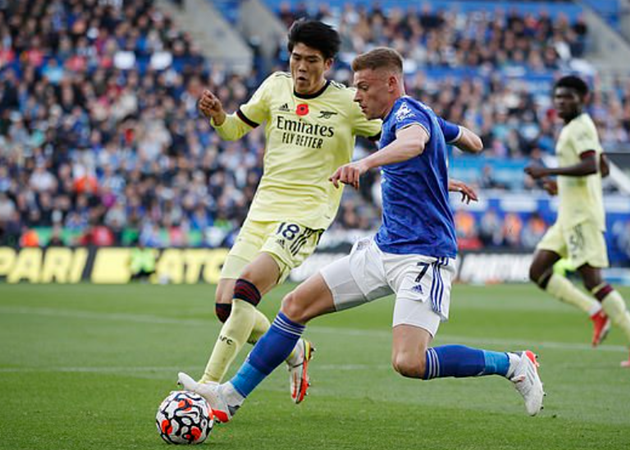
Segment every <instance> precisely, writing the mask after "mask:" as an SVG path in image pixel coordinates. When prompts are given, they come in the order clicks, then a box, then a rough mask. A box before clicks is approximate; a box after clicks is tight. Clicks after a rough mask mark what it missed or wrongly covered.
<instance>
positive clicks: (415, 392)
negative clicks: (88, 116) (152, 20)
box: [0, 284, 630, 450]
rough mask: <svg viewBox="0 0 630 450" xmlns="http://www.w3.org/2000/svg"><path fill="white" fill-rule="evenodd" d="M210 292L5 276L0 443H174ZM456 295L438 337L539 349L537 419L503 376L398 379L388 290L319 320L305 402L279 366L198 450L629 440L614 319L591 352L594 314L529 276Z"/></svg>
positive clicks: (197, 365)
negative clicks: (296, 398)
mask: <svg viewBox="0 0 630 450" xmlns="http://www.w3.org/2000/svg"><path fill="white" fill-rule="evenodd" d="M289 289H290V286H284V287H282V288H279V289H277V290H276V291H274V292H273V293H272V294H270V295H269V296H267V298H265V299H264V300H263V306H262V308H263V310H264V311H265V312H266V313H267V314H268V315H274V314H275V312H276V311H277V308H278V305H279V302H280V299H281V297H282V295H283V294H284V293H286V292H287V291H288V290H289ZM621 292H622V294H623V295H624V296H625V298H626V299H630V290H629V289H625V290H622V291H621ZM213 294H214V288H213V287H211V286H204V285H194V286H152V285H141V284H134V285H127V286H92V285H75V286H62V285H48V286H43V285H39V286H35V285H6V284H0V346H1V347H0V348H1V350H0V399H1V400H0V449H10V450H22V449H23V450H48V449H50V450H65V449H80V450H90V449H98V450H111V449H145V450H151V449H165V448H167V445H166V444H165V443H163V442H162V441H161V440H160V438H159V436H158V433H157V431H156V427H155V423H154V421H155V412H156V409H157V406H158V404H159V403H160V401H161V400H162V399H163V398H164V397H165V396H166V395H167V394H168V393H169V391H170V390H173V389H175V388H176V385H175V380H176V376H177V372H178V371H180V370H184V371H187V372H189V373H190V374H192V375H193V376H198V375H200V374H201V372H202V370H203V367H204V366H205V363H206V360H207V357H208V355H209V352H210V350H211V348H212V345H213V343H214V340H215V339H216V336H217V333H218V330H219V326H218V321H217V320H216V319H215V318H214V315H213V312H212V311H213V302H212V296H213ZM452 298H453V300H452V303H451V321H450V322H449V323H447V324H444V325H443V326H442V327H441V329H440V332H439V334H438V339H437V340H436V344H438V345H439V344H446V343H462V344H466V345H471V346H476V347H483V348H488V349H494V350H519V349H523V348H530V349H532V350H534V351H535V352H537V353H538V354H539V355H540V361H541V369H540V371H541V376H542V378H543V382H544V383H545V388H546V390H547V392H548V396H547V398H546V400H545V410H544V411H543V412H542V413H541V415H540V416H537V417H534V418H531V417H529V416H527V415H526V413H525V409H524V406H523V403H522V401H521V398H520V396H519V395H518V393H517V392H516V391H515V390H514V389H513V387H512V386H511V384H510V383H509V382H507V381H506V380H504V379H502V378H500V377H483V378H476V379H467V380H455V379H442V380H434V381H430V382H423V381H418V380H410V379H404V378H402V377H400V376H399V375H397V374H396V373H395V372H394V371H393V369H392V368H391V366H390V363H389V361H390V345H391V330H390V323H391V311H392V301H391V299H386V300H381V301H379V302H375V303H374V304H371V305H368V306H364V307H361V308H357V309H355V310H351V311H347V312H343V313H340V314H336V315H331V316H327V317H323V318H320V319H316V320H315V321H313V322H312V323H311V324H310V326H309V327H308V328H307V335H308V336H309V337H310V338H311V339H312V340H313V342H314V343H315V344H316V347H317V353H316V355H315V359H314V360H313V363H312V366H311V377H312V380H313V386H312V388H311V392H310V396H309V397H308V398H307V399H306V401H305V402H304V403H303V404H301V405H298V406H296V405H293V404H292V403H291V400H290V397H289V387H288V375H287V372H286V370H284V367H282V368H280V369H279V370H278V371H276V372H275V373H274V374H273V375H272V376H271V377H270V378H269V379H268V380H266V381H265V382H264V383H263V384H262V385H261V387H260V388H259V390H258V391H256V392H255V393H253V394H252V396H251V397H250V399H248V401H247V403H246V404H245V406H244V407H243V408H242V409H241V410H240V411H239V413H238V415H237V416H236V417H235V419H234V421H233V422H232V423H230V424H228V425H223V426H221V425H218V426H215V429H214V431H213V433H212V435H211V436H210V438H209V439H208V440H207V441H206V443H205V444H203V445H204V446H208V447H204V448H215V449H220V450H232V449H238V450H243V449H251V450H254V449H256V450H258V449H261V450H262V449H300V450H307V449H317V450H321V449H327V450H329V449H330V450H337V449H361V450H365V449H379V450H380V449H388V448H389V449H449V450H450V449H480V450H481V449H484V450H485V449H509V450H515V449H543V450H549V449H629V448H630V370H628V369H622V368H620V367H619V362H620V361H621V360H622V359H624V358H627V356H628V353H627V350H626V347H625V344H624V340H623V338H622V336H621V333H620V332H619V331H618V330H615V329H613V331H612V332H611V336H610V337H609V339H608V340H607V341H606V342H605V344H604V345H603V346H602V347H601V348H599V349H597V350H593V349H591V348H590V347H589V342H590V333H591V329H590V322H589V321H588V319H587V318H585V316H584V315H582V314H581V313H580V312H579V311H577V310H574V309H572V308H570V307H568V306H565V305H563V304H561V303H559V302H558V301H556V300H553V299H551V298H549V297H548V296H546V295H544V294H542V293H539V292H538V291H537V290H536V289H534V288H533V287H532V286H529V285H527V286H488V287H470V286H455V287H454V289H453V295H452ZM245 353H246V352H243V353H242V354H241V355H240V356H239V359H238V360H237V363H240V362H241V361H242V359H243V358H244V356H245ZM236 368H237V364H235V365H234V366H233V367H232V370H231V371H230V374H231V373H233V372H234V370H235V369H236Z"/></svg>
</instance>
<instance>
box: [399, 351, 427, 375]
mask: <svg viewBox="0 0 630 450" xmlns="http://www.w3.org/2000/svg"><path fill="white" fill-rule="evenodd" d="M424 365H425V359H424V358H421V357H418V356H417V355H413V354H411V353H399V354H396V355H394V357H393V358H392V366H393V367H394V370H395V371H396V372H398V373H399V374H401V375H402V376H403V377H406V378H422V377H423V376H424V372H425V367H424Z"/></svg>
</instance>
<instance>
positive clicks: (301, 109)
mask: <svg viewBox="0 0 630 450" xmlns="http://www.w3.org/2000/svg"><path fill="white" fill-rule="evenodd" d="M295 113H296V114H297V115H298V116H305V115H307V114H308V105H307V104H306V103H301V104H299V105H297V108H296V109H295Z"/></svg>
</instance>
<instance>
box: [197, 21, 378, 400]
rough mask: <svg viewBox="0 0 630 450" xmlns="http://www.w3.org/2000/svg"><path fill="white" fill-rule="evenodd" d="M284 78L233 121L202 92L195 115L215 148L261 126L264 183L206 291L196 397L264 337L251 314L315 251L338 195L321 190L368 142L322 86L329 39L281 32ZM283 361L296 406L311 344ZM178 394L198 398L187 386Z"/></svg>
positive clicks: (301, 30) (358, 121) (267, 85)
mask: <svg viewBox="0 0 630 450" xmlns="http://www.w3.org/2000/svg"><path fill="white" fill-rule="evenodd" d="M288 41H289V42H288V49H289V52H290V72H291V73H284V72H276V73H273V74H272V75H271V76H269V77H268V78H267V79H266V80H265V81H264V82H263V84H262V85H261V86H260V87H259V88H258V89H257V91H256V92H255V93H254V95H253V96H252V98H251V99H250V100H249V101H248V102H247V103H246V104H243V105H241V106H240V108H239V109H238V110H237V111H236V113H235V114H230V115H228V114H226V112H225V111H224V110H223V107H222V105H221V102H220V100H219V99H218V98H217V97H216V96H215V95H214V94H213V93H211V92H209V91H205V92H204V93H203V95H202V97H201V99H200V101H199V109H200V111H201V113H202V114H203V115H204V116H205V117H207V118H209V119H210V123H211V125H212V126H213V127H214V128H215V130H216V132H217V133H218V134H219V136H221V138H223V139H226V140H237V139H240V138H241V137H242V136H243V135H245V134H246V133H248V132H250V131H251V130H253V129H254V128H256V127H258V126H260V125H261V124H262V123H264V122H266V125H265V137H266V148H265V156H264V162H263V165H264V174H263V177H262V179H261V181H260V184H259V186H258V190H257V192H256V195H255V197H254V200H253V202H252V205H251V207H250V209H249V212H248V215H247V219H246V220H245V223H244V224H243V226H242V228H241V230H240V233H239V235H238V237H237V239H236V242H235V244H234V246H233V247H232V249H231V250H230V253H229V254H228V256H227V259H226V261H225V264H224V266H223V270H222V272H221V278H220V280H219V284H218V286H217V290H216V314H217V316H218V317H219V320H221V322H224V325H223V327H222V329H221V332H220V333H219V337H218V339H217V341H216V344H215V346H214V349H213V351H212V354H211V355H210V359H209V361H208V364H207V366H206V369H205V372H204V374H203V376H202V378H201V379H200V380H199V384H200V385H201V388H203V385H204V384H206V383H209V382H219V381H221V380H222V379H223V377H224V375H225V373H226V371H227V369H228V368H229V366H230V364H231V363H232V361H233V360H234V358H235V357H236V355H237V353H238V352H239V350H240V349H241V347H242V346H243V345H244V344H245V342H250V343H252V344H253V343H255V342H256V341H257V340H258V338H259V337H260V336H262V335H263V334H264V333H265V332H266V331H267V330H268V329H269V326H270V324H269V320H268V319H267V318H266V317H265V315H264V314H262V313H261V312H260V311H259V310H258V309H257V308H256V307H257V305H258V302H259V301H260V299H261V297H262V296H263V295H264V294H266V293H267V292H269V291H270V290H271V289H272V288H273V287H275V286H276V285H277V284H280V283H282V282H283V281H284V280H285V279H286V278H287V276H288V275H289V272H291V269H293V268H295V267H298V266H299V265H300V264H302V262H303V261H304V260H305V259H306V258H307V257H308V256H309V255H310V254H311V253H313V251H314V250H315V247H316V246H317V243H318V242H319V239H320V236H321V234H322V233H323V231H324V230H325V229H326V228H328V226H329V225H330V223H331V222H332V221H333V219H334V218H335V215H336V214H337V209H338V207H339V203H340V201H341V194H342V192H341V190H339V189H335V188H334V187H333V186H332V185H331V184H330V183H329V181H328V178H329V177H330V174H331V173H332V172H333V171H334V170H335V169H336V168H337V167H339V166H340V165H343V164H346V163H348V162H349V161H350V160H351V158H352V153H353V151H354V143H355V136H357V135H360V136H366V137H372V138H374V139H376V138H377V136H378V134H379V133H380V127H381V123H380V121H378V120H368V119H366V117H365V116H364V115H363V113H362V112H361V109H360V108H359V107H358V105H357V104H356V103H354V102H353V101H352V99H353V95H354V91H353V90H351V89H348V88H347V87H346V86H344V85H341V84H339V83H336V82H334V81H329V80H327V79H326V78H325V74H326V72H327V71H328V70H329V69H330V68H331V66H332V64H333V61H334V58H335V57H336V55H337V52H338V51H339V45H340V39H339V35H338V33H337V32H336V31H335V30H334V29H333V28H331V27H330V26H328V25H326V24H324V23H322V22H318V21H314V20H304V21H298V22H295V23H294V25H293V26H292V27H291V29H290V30H289V36H288ZM292 350H293V351H292V352H291V354H290V355H287V356H288V357H287V360H286V362H287V364H288V366H289V371H290V376H291V397H292V399H293V401H294V402H295V403H299V402H301V401H302V400H303V398H304V395H305V393H306V390H307V388H308V373H307V369H308V362H309V360H310V358H311V354H312V346H311V344H310V343H309V342H308V341H306V340H304V339H300V340H299V341H298V342H297V343H296V346H295V349H292ZM191 382H192V383H194V381H191V380H187V384H186V386H187V388H189V389H191V390H196V389H193V388H197V389H198V388H199V385H198V384H197V383H194V385H192V386H191Z"/></svg>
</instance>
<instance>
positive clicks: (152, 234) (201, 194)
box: [0, 0, 630, 247]
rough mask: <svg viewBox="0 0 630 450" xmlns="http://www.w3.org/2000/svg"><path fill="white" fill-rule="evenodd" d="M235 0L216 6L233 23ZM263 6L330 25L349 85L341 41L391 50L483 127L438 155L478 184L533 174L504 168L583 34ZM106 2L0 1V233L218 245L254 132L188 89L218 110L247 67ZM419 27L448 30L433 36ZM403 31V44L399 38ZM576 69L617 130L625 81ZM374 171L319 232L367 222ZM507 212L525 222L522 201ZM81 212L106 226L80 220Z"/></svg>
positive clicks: (469, 10)
mask: <svg viewBox="0 0 630 450" xmlns="http://www.w3.org/2000/svg"><path fill="white" fill-rule="evenodd" d="M237 3H238V2H234V1H228V0H225V1H222V2H218V3H217V6H218V7H220V8H221V10H222V11H224V14H226V16H227V17H228V19H230V18H231V19H230V20H232V21H235V20H237V16H238V8H237V6H238V5H237ZM269 4H271V5H272V6H273V7H274V8H276V7H277V8H278V11H279V14H280V16H279V17H280V18H281V19H283V20H285V21H292V20H294V19H295V18H296V17H301V16H303V15H306V14H315V16H318V15H319V17H323V18H326V19H330V20H332V21H333V22H335V21H336V24H337V25H339V28H340V31H341V32H342V36H343V38H344V53H343V54H342V58H341V60H342V63H341V64H339V65H338V66H337V67H336V69H335V71H333V73H332V76H333V77H334V78H336V79H338V80H341V81H345V82H349V81H350V80H349V79H348V75H349V71H348V62H349V60H350V58H351V56H352V55H353V54H354V52H356V51H360V50H362V49H365V48H367V47H369V46H371V45H376V44H379V45H381V44H384V45H393V46H395V47H396V46H398V47H400V48H401V50H402V51H403V52H404V53H405V54H406V55H407V56H408V57H409V60H410V62H412V63H413V64H412V65H411V67H409V68H408V72H409V73H408V77H407V87H408V91H409V93H410V94H411V95H413V96H416V97H418V98H420V99H422V100H424V101H426V102H427V103H429V104H431V105H432V106H433V107H434V108H435V110H436V111H437V112H438V113H439V114H441V115H443V116H444V117H445V118H447V119H449V120H452V121H455V122H460V123H464V124H466V125H467V126H469V127H470V128H472V129H474V130H476V131H477V132H479V133H480V134H481V135H482V137H483V139H484V142H485V144H486V148H487V150H486V155H487V156H486V159H484V160H483V162H475V163H473V164H472V165H471V163H470V161H468V160H466V159H462V156H461V155H460V154H459V153H457V152H454V153H453V155H452V156H453V158H452V167H453V175H454V176H460V177H461V178H462V179H465V180H466V181H467V182H470V183H472V184H474V185H476V186H478V187H480V188H482V189H490V188H492V189H495V190H500V191H503V192H518V191H521V190H523V189H525V188H528V189H529V188H532V187H535V186H533V185H531V184H527V183H528V180H527V179H526V177H524V176H523V173H522V167H523V166H524V164H525V161H526V158H534V159H536V158H543V157H545V155H549V154H551V153H552V152H553V142H554V132H555V128H554V125H553V120H552V119H553V117H552V112H551V109H550V100H549V87H550V85H551V83H552V81H553V79H554V77H555V76H557V73H558V72H557V69H561V68H563V67H566V65H567V64H568V63H569V62H570V60H571V58H572V57H576V56H580V55H582V52H583V50H584V46H585V45H587V38H588V33H587V30H585V29H583V27H581V26H578V25H579V24H580V22H579V20H580V19H579V18H580V11H581V10H580V7H579V6H575V5H572V6H570V7H568V8H567V5H566V4H565V5H563V7H562V8H561V9H560V8H556V7H555V6H554V4H551V3H550V4H545V5H544V6H543V7H541V6H540V4H536V5H533V4H531V3H524V4H523V5H520V4H516V3H509V4H505V3H500V2H460V3H457V6H454V5H455V3H454V2H442V3H440V5H441V6H440V8H439V9H437V8H435V11H433V10H428V9H423V7H422V5H421V4H419V6H418V10H417V13H416V15H415V16H414V17H415V18H416V19H417V20H416V21H415V22H414V21H413V20H411V19H410V17H411V15H410V14H409V11H408V10H407V8H406V6H405V5H406V2H402V1H385V2H380V6H379V7H370V8H363V7H361V6H353V4H351V3H350V4H346V2H341V1H339V2H337V1H333V2H330V3H329V4H330V8H328V9H326V8H322V9H321V10H317V11H314V12H312V11H308V10H307V9H306V8H305V7H304V6H303V5H302V6H296V7H295V8H292V7H289V8H288V9H287V7H283V8H282V9H280V6H279V5H280V3H279V2H271V3H269ZM116 5H117V3H116V2H109V3H108V4H103V3H102V2H97V1H96V0H91V1H85V2H80V1H76V0H68V1H63V2H60V3H59V4H58V5H57V7H55V8H47V7H46V6H47V2H45V1H44V0H35V1H33V2H30V3H25V2H16V3H13V2H10V3H9V4H5V6H4V9H0V39H1V41H0V42H1V45H0V243H2V244H12V245H19V243H20V240H22V241H24V239H22V238H23V237H24V236H31V235H32V233H30V232H31V231H32V230H33V229H35V230H38V233H37V234H38V237H39V239H38V240H37V245H47V244H48V243H49V242H51V241H52V242H53V243H54V242H58V243H63V244H66V245H68V244H69V245H78V244H81V243H82V242H83V243H91V244H96V245H103V244H108V243H110V242H111V243H114V244H117V245H131V244H133V243H135V242H141V243H143V244H146V245H152V246H164V245H181V246H186V245H190V246H210V247H217V246H225V245H230V244H231V242H232V239H233V237H234V234H235V232H236V231H237V230H238V227H239V226H240V223H241V222H242V220H243V218H244V216H245V214H246V211H247V206H248V205H249V202H250V201H251V198H252V196H253V193H254V191H255V188H256V186H257V183H258V180H259V177H260V175H261V161H262V154H263V150H264V136H263V132H262V130H256V131H254V132H253V133H251V134H250V135H248V136H247V137H246V138H245V139H243V140H242V141H239V142H235V143H227V142H223V141H221V140H220V139H219V138H218V137H217V136H216V134H214V132H213V131H212V129H211V128H210V127H209V126H208V124H207V123H205V122H204V121H203V120H199V119H198V115H197V112H196V99H197V97H198V95H199V93H200V89H201V88H202V87H209V88H210V89H212V90H214V91H215V92H217V93H218V95H219V96H220V98H221V99H222V101H223V102H224V106H225V107H226V109H227V110H234V109H235V108H236V107H237V106H238V105H239V104H240V103H241V102H243V101H245V100H246V99H247V98H248V96H249V95H251V94H252V92H253V90H254V89H255V87H256V86H257V84H258V82H259V79H260V74H256V76H250V77H242V76H238V75H235V74H231V73H228V72H226V71H225V70H223V69H221V68H220V67H219V66H217V65H214V64H213V63H212V61H207V60H204V59H203V58H202V57H201V56H200V53H199V52H198V50H197V48H196V45H195V43H194V42H193V41H192V39H191V38H190V36H189V35H188V34H186V33H183V32H181V31H179V30H177V28H176V27H175V26H174V24H173V23H172V21H171V20H170V19H169V18H168V17H165V16H164V15H163V14H162V13H161V12H160V11H159V10H158V9H157V8H156V7H155V5H154V2H153V1H151V0H136V1H128V2H125V3H124V7H123V8H118V7H117V6H116ZM357 5H359V4H357ZM27 6H29V8H28V9H27ZM403 6H405V8H404V9H400V8H402V7H403ZM228 10H229V11H232V12H225V11H228ZM403 11H405V14H404V15H402V14H401V13H402V12H403ZM463 11H465V12H466V14H467V16H466V17H468V18H465V19H463V17H464V16H463V15H461V14H460V12H463ZM501 11H502V12H501ZM560 11H562V13H561V12H560ZM508 22H509V23H510V24H511V27H512V28H514V24H516V28H518V27H522V30H523V32H522V36H521V37H520V38H519V39H520V40H519V39H517V38H516V37H515V36H512V35H510V34H509V33H508V32H507V31H506V30H507V25H506V24H507V23H508ZM360 24H363V25H362V26H363V33H364V34H365V36H366V38H365V39H363V40H362V41H361V42H358V41H356V39H355V40H353V39H352V36H354V35H357V34H359V35H360V33H358V31H361V30H357V27H359V26H360ZM418 24H420V29H416V28H414V27H417V26H418ZM436 28H438V29H439V30H440V32H439V33H438V34H439V35H440V36H442V35H443V36H447V37H448V39H443V40H442V39H441V38H440V39H438V40H437V41H436V36H437V35H436V33H435V32H434V31H431V30H432V29H436ZM541 30H542V31H541ZM536 33H542V34H541V35H540V36H539V35H537V34H536ZM551 35H554V36H556V38H557V39H556V40H557V42H556V44H557V45H554V46H553V47H549V46H547V47H545V48H547V50H548V52H547V50H546V51H545V52H543V53H544V54H545V55H547V53H548V56H543V58H538V57H537V56H536V55H537V54H538V53H539V52H538V51H537V50H535V49H538V50H540V49H542V48H543V47H544V46H545V45H546V44H544V42H546V38H548V37H549V36H551ZM410 36H412V37H413V38H414V39H415V40H413V42H415V43H416V44H417V45H407V46H406V45H405V44H404V42H407V41H408V40H409V37H410ZM578 37H579V39H578ZM473 38H474V39H473ZM471 39H473V40H471ZM479 39H481V41H479ZM497 40H498V41H497ZM403 41H404V42H403ZM492 42H495V44H492V45H498V46H499V47H501V48H508V47H510V45H512V46H513V48H514V51H513V52H511V53H510V52H507V53H506V54H505V59H501V58H498V59H497V58H496V57H495V56H494V55H488V54H487V53H486V54H485V56H484V54H477V55H476V56H471V55H473V54H474V53H475V52H472V51H470V49H471V48H475V49H478V48H484V47H488V48H490V47H491V45H490V44H491V43H492ZM433 46H435V47H433ZM471 46H472V47H471ZM541 46H542V47H541ZM418 49H424V53H422V52H420V53H419V50H418ZM519 49H522V50H523V51H519ZM282 54H283V53H282V52H279V55H281V56H282ZM436 55H437V56H436ZM488 56H490V57H488ZM284 57H285V58H286V55H284ZM285 63H286V61H283V60H282V59H280V60H279V61H278V64H280V65H279V66H278V67H284V64H285ZM590 81H591V82H592V83H593V84H594V85H595V87H596V93H595V95H594V99H593V103H592V106H591V113H592V114H593V117H594V118H595V119H596V121H597V124H598V126H599V127H600V133H601V137H602V140H603V142H604V143H605V144H606V145H607V146H609V147H610V146H616V145H618V144H619V143H622V142H627V141H628V137H629V133H630V82H627V81H615V82H613V83H609V84H606V85H604V84H602V83H601V81H600V80H599V79H598V78H597V77H593V78H591V79H590ZM359 146H360V148H359V150H358V151H359V152H361V151H366V150H367V149H368V146H369V144H368V143H366V142H360V144H359ZM480 161H481V160H480ZM473 167H474V170H472V168H473ZM490 175H491V176H490ZM377 183H378V176H377V175H370V176H368V177H366V179H365V182H364V186H363V188H362V190H361V192H360V193H359V194H357V193H354V192H350V191H349V190H348V191H347V192H346V194H345V196H344V200H343V205H342V208H341V210H340V213H339V216H338V220H337V222H336V223H335V224H334V225H333V228H334V229H348V228H358V229H364V230H369V229H373V228H374V226H375V225H376V224H377V223H378V221H379V211H378V206H377V205H378V199H377V198H376V197H377V194H376V192H377V190H378V184H377ZM521 213H522V214H523V216H522V219H523V220H525V221H527V220H528V216H527V214H529V213H528V212H527V211H522V212H520V213H519V214H521ZM460 216H461V217H462V219H461V220H463V221H464V220H465V215H460ZM478 218H479V217H477V219H478ZM458 220H459V219H458ZM540 220H542V221H544V222H545V223H548V222H549V220H550V219H549V217H548V216H542V217H541V219H540ZM97 226H104V227H105V228H106V229H107V230H109V231H110V232H111V239H109V237H108V233H102V234H99V233H98V232H97V233H95V232H94V231H95V230H94V229H95V227H97ZM525 228H526V227H525ZM617 228H618V229H622V228H620V227H619V226H618V227H617ZM97 231H98V230H97ZM28 233H30V234H28ZM94 236H103V237H105V239H94ZM477 237H478V236H477ZM520 241H522V239H521V240H519V242H520ZM525 241H527V240H525ZM28 242H30V243H33V242H34V241H33V240H28ZM501 242H505V239H503V238H502V239H501ZM527 242H529V241H527ZM501 245H503V244H501ZM506 245H507V244H506ZM523 246H524V247H528V246H529V244H528V245H525V244H523Z"/></svg>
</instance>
